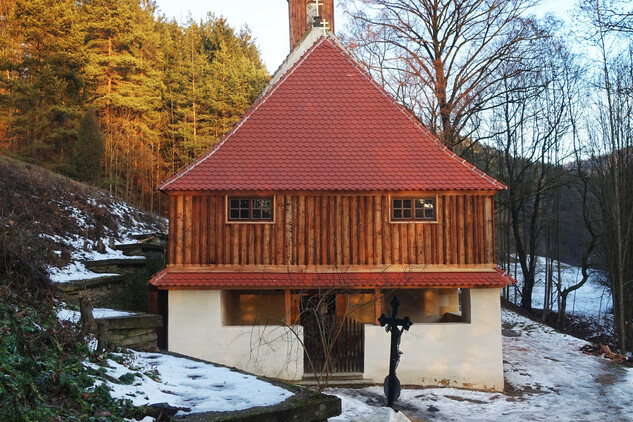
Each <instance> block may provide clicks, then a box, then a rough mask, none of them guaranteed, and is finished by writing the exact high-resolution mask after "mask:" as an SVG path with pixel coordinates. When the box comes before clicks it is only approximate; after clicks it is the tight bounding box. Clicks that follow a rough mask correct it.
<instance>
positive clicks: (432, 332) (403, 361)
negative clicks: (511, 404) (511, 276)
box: [364, 288, 503, 391]
mask: <svg viewBox="0 0 633 422" xmlns="http://www.w3.org/2000/svg"><path fill="white" fill-rule="evenodd" d="M499 291H500V289H498V288H485V289H471V290H470V306H471V313H470V317H471V322H470V323H469V324H467V323H427V324H422V323H420V324H414V325H413V326H412V327H411V328H410V329H409V331H405V332H404V333H403V334H402V340H401V343H400V350H401V351H402V352H403V355H402V356H401V357H400V364H399V365H398V368H397V370H396V373H397V376H398V379H399V380H400V383H401V384H410V385H424V386H446V387H457V388H473V389H484V390H493V391H503V357H502V352H501V309H500V307H501V305H500V300H499ZM404 316H405V315H401V316H400V317H404ZM389 339H390V334H387V333H386V332H385V329H384V328H383V327H380V326H375V325H365V373H364V376H365V378H370V379H371V380H372V381H374V382H377V383H382V382H383V380H384V378H385V376H386V375H387V374H388V373H389Z"/></svg>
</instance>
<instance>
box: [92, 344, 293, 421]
mask: <svg viewBox="0 0 633 422" xmlns="http://www.w3.org/2000/svg"><path fill="white" fill-rule="evenodd" d="M117 356H118V360H119V361H120V363H119V362H116V361H114V360H112V359H109V360H108V361H107V366H106V367H105V370H106V372H105V373H106V374H107V375H108V376H110V377H111V378H113V379H121V377H124V376H126V374H127V376H128V379H129V381H128V383H123V382H122V383H114V382H111V381H105V383H106V384H107V386H108V387H110V388H111V389H112V391H111V394H112V396H113V397H117V398H121V399H129V400H132V403H133V404H134V405H135V406H143V405H149V404H155V403H169V404H170V405H171V406H175V407H180V408H188V409H189V411H180V412H179V415H184V414H188V413H200V412H226V411H235V410H242V409H248V408H251V407H255V406H271V405H274V404H277V403H280V402H282V401H284V400H286V399H287V398H288V397H290V396H292V395H293V393H291V392H290V391H288V390H285V389H283V388H281V387H277V386H276V385H272V384H270V383H267V382H264V381H261V380H259V379H257V378H256V377H255V376H253V375H248V374H244V373H241V372H237V371H233V370H231V369H229V368H225V367H219V366H215V365H212V364H210V363H205V362H200V361H194V360H191V359H186V358H181V357H176V356H171V355H165V354H161V353H141V352H130V353H129V354H119V355H117ZM84 365H85V366H86V367H90V368H92V369H95V370H97V371H99V370H100V368H104V367H100V366H98V365H96V364H93V363H85V364H84ZM101 370H103V369H101ZM98 382H99V383H101V382H102V381H98Z"/></svg>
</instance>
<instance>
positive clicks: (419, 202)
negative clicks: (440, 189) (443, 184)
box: [415, 199, 424, 208]
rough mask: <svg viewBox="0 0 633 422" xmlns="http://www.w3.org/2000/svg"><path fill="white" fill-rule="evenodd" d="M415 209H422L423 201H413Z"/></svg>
mask: <svg viewBox="0 0 633 422" xmlns="http://www.w3.org/2000/svg"><path fill="white" fill-rule="evenodd" d="M415 207H416V208H423V207H424V199H416V200H415Z"/></svg>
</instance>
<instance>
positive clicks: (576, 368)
mask: <svg viewBox="0 0 633 422" xmlns="http://www.w3.org/2000/svg"><path fill="white" fill-rule="evenodd" d="M502 318H503V324H504V327H508V328H510V327H512V329H513V330H514V331H516V332H518V333H519V334H520V335H519V336H518V337H504V338H503V358H504V373H505V379H506V384H507V385H506V394H501V393H486V392H478V391H467V390H458V389H454V388H427V389H404V390H403V391H402V395H401V398H400V400H399V401H398V402H397V403H396V407H397V408H399V409H400V410H402V411H403V413H404V414H405V415H407V416H408V417H409V418H411V419H413V418H419V419H422V420H425V421H470V420H479V421H505V422H514V421H516V422H519V421H570V422H571V421H633V413H632V412H631V409H633V369H631V368H625V367H622V366H618V365H616V364H613V363H612V362H611V361H609V360H607V359H603V358H601V357H596V356H587V355H584V354H583V353H582V352H580V351H578V349H579V348H580V347H582V346H583V345H585V344H587V343H586V342H584V341H582V340H579V339H577V338H575V337H571V336H568V335H564V334H560V333H558V332H556V331H555V330H553V329H551V328H549V327H547V326H544V325H541V324H538V323H535V322H533V321H531V320H528V319H526V318H524V317H521V316H519V315H517V314H515V313H513V312H511V311H507V310H504V311H503V316H502ZM404 335H406V333H405V334H404ZM403 352H404V355H403V359H407V358H409V359H411V358H413V354H414V351H407V350H403ZM326 392H327V393H330V394H335V395H337V396H339V397H340V398H341V399H342V400H343V414H342V415H341V416H340V417H338V418H334V419H332V420H333V421H352V420H355V419H360V418H363V417H366V416H367V415H369V414H371V413H373V412H375V411H376V410H377V409H378V408H379V407H381V406H384V405H385V403H386V400H385V399H384V394H383V392H382V387H370V388H364V389H358V390H354V389H329V390H327V391H326Z"/></svg>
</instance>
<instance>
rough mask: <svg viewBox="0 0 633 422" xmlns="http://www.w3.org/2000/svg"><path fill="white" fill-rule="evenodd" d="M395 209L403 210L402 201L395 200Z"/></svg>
mask: <svg viewBox="0 0 633 422" xmlns="http://www.w3.org/2000/svg"><path fill="white" fill-rule="evenodd" d="M393 207H394V208H402V199H394V200H393Z"/></svg>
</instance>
